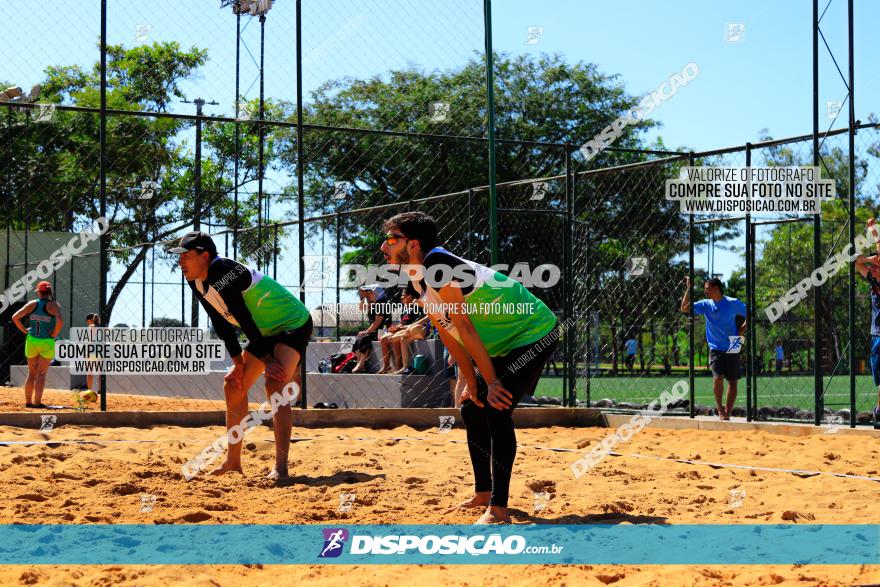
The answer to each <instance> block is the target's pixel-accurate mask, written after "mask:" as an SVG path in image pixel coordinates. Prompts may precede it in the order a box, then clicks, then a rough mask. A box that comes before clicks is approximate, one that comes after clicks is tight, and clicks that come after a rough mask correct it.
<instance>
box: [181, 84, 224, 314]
mask: <svg viewBox="0 0 880 587" xmlns="http://www.w3.org/2000/svg"><path fill="white" fill-rule="evenodd" d="M183 102H184V103H186V104H195V105H196V156H195V165H193V188H194V189H193V230H200V229H201V227H202V205H203V204H202V107H203V106H204V105H205V104H210V105H212V106H216V105H217V104H219V102H214V101H211V102H206V101H205V99H204V98H196V99H195V100H193V101H189V100H184V101H183ZM190 322H191V323H192V326H193V327H197V326H198V325H199V301H198V300H197V299H196V296H195V294H193V295H192V316H191V318H190Z"/></svg>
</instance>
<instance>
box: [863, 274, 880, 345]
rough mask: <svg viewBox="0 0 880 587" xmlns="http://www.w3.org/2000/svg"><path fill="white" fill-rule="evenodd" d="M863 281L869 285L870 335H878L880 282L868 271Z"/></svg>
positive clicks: (879, 326)
mask: <svg viewBox="0 0 880 587" xmlns="http://www.w3.org/2000/svg"><path fill="white" fill-rule="evenodd" d="M865 281H867V282H868V284H869V285H870V286H871V336H880V282H878V281H877V280H876V279H875V278H874V276H873V275H871V274H870V273H868V274H867V275H866V276H865Z"/></svg>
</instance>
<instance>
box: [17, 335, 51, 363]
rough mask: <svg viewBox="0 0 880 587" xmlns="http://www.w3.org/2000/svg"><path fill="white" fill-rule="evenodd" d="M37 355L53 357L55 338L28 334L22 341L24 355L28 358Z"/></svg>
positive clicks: (47, 357) (45, 357)
mask: <svg viewBox="0 0 880 587" xmlns="http://www.w3.org/2000/svg"><path fill="white" fill-rule="evenodd" d="M37 355H40V356H41V357H42V358H44V359H54V358H55V339H54V338H37V337H36V336H31V335H30V334H28V335H27V338H26V339H25V341H24V356H25V357H26V358H28V359H33V358H34V357H36V356H37Z"/></svg>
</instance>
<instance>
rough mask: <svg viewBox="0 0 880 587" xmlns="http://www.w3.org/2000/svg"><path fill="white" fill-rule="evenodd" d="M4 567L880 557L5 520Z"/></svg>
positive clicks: (635, 542)
mask: <svg viewBox="0 0 880 587" xmlns="http://www.w3.org/2000/svg"><path fill="white" fill-rule="evenodd" d="M0 564H4V565H12V564H40V565H43V564H52V565H80V564H114V565H129V564H162V565H176V564H264V565H276V564H298V565H299V564H359V565H361V564H490V565H497V564H516V565H522V564H565V565H570V564H632V565H687V564H701V565H703V564H728V565H757V564H761V565H771V564H782V565H791V564H819V565H832V564H833V565H856V564H880V525H819V524H813V525H769V524H748V525H711V524H705V525H703V524H699V525H559V526H554V525H515V526H462V525H455V526H453V525H449V526H434V525H347V526H344V525H326V526H322V525H250V524H249V525H146V524H143V525H135V524H132V525H125V524H120V525H100V524H96V525H81V526H80V525H67V524H61V525H0Z"/></svg>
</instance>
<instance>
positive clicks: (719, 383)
mask: <svg viewBox="0 0 880 587" xmlns="http://www.w3.org/2000/svg"><path fill="white" fill-rule="evenodd" d="M712 391H713V392H715V408H716V409H717V410H718V417H719V418H721V419H722V420H724V416H725V415H726V413H725V411H724V406H723V405H722V400H723V394H724V377H715V378H714V379H713V381H712Z"/></svg>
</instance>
